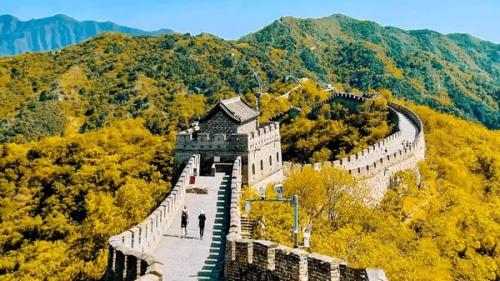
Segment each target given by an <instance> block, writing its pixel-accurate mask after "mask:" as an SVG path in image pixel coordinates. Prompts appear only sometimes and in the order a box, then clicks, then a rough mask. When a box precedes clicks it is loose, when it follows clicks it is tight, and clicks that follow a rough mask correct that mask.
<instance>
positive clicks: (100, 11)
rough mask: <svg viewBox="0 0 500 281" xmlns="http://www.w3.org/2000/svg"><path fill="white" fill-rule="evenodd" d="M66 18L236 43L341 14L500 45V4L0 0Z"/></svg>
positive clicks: (0, 9) (23, 11)
mask: <svg viewBox="0 0 500 281" xmlns="http://www.w3.org/2000/svg"><path fill="white" fill-rule="evenodd" d="M59 13H61V14H66V15H68V16H71V17H74V18H76V19H78V20H83V19H92V20H99V21H106V20H109V21H113V22H115V23H118V24H122V25H127V26H131V27H137V28H141V29H145V30H156V29H160V28H171V29H173V30H175V31H178V32H190V33H193V34H198V33H200V32H209V33H212V34H215V35H218V36H220V37H223V38H226V39H236V38H238V37H240V36H242V35H245V34H247V33H249V32H252V31H256V30H258V29H260V28H262V27H264V26H265V25H267V24H269V23H271V22H272V21H273V20H275V19H277V18H279V17H281V16H296V17H302V18H305V17H315V18H317V17H323V16H328V15H331V14H334V13H343V14H346V15H348V16H351V17H355V18H359V19H368V20H373V21H376V22H378V23H380V24H382V25H391V26H397V27H400V28H403V29H421V28H428V29H433V30H436V31H439V32H441V33H451V32H465V33H470V34H472V35H474V36H477V37H479V38H482V39H486V40H490V41H493V42H496V43H499V42H500V0H454V1H453V0H433V1H432V0H296V1H293V0H289V1H286V0H246V1H244V0H213V1H209V0H176V1H173V0H163V1H154V0H65V1H63V0H43V1H41V0H0V14H12V15H14V16H17V17H19V18H20V19H22V20H28V19H32V18H41V17H46V16H51V15H54V14H59Z"/></svg>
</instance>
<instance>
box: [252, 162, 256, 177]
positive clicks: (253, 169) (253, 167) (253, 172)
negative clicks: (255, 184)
mask: <svg viewBox="0 0 500 281" xmlns="http://www.w3.org/2000/svg"><path fill="white" fill-rule="evenodd" d="M252 175H255V164H252Z"/></svg>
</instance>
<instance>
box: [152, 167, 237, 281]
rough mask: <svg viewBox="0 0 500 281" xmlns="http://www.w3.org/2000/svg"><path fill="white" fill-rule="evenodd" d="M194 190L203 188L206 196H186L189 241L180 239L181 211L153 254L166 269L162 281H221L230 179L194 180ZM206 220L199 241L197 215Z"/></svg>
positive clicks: (221, 177) (192, 194)
mask: <svg viewBox="0 0 500 281" xmlns="http://www.w3.org/2000/svg"><path fill="white" fill-rule="evenodd" d="M195 184H196V186H206V187H207V189H208V194H196V193H187V194H186V199H185V203H184V205H185V206H187V208H188V214H189V223H188V226H187V229H188V235H187V236H188V237H187V238H181V236H180V235H181V211H179V213H178V214H176V217H175V219H174V222H173V223H172V225H171V226H170V227H169V228H168V230H167V231H166V233H165V234H164V236H163V238H162V240H161V241H160V243H159V244H158V247H157V248H156V249H155V251H154V252H153V255H154V256H155V257H157V258H158V259H159V260H160V261H161V262H162V263H163V264H164V267H165V269H164V270H165V272H164V274H165V275H164V277H165V280H169V281H170V280H175V281H183V280H220V279H221V278H219V274H222V269H223V261H224V246H225V240H224V239H225V235H226V232H227V229H226V225H227V214H228V213H227V207H226V205H227V204H225V203H226V200H228V192H229V190H230V176H229V175H225V174H223V173H217V174H216V175H215V177H201V176H200V177H197V178H196V183H195ZM200 210H204V211H205V215H206V217H207V221H206V225H205V235H204V237H203V240H200V237H199V228H198V215H199V214H200Z"/></svg>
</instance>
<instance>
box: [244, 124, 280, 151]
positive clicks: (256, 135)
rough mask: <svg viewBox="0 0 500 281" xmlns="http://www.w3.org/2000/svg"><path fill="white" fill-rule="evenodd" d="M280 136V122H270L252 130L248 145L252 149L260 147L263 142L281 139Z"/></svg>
mask: <svg viewBox="0 0 500 281" xmlns="http://www.w3.org/2000/svg"><path fill="white" fill-rule="evenodd" d="M280 139H281V137H280V125H279V123H278V122H270V123H268V124H265V125H263V126H261V127H259V128H258V129H257V130H254V131H252V132H250V134H249V138H248V146H249V148H250V150H251V149H253V148H256V147H259V146H260V145H262V144H265V143H268V142H271V141H279V140H280Z"/></svg>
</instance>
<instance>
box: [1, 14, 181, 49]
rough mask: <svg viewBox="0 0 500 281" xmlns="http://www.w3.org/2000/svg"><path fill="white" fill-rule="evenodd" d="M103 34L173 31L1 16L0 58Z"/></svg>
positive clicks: (60, 17)
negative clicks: (25, 19) (0, 56)
mask: <svg viewBox="0 0 500 281" xmlns="http://www.w3.org/2000/svg"><path fill="white" fill-rule="evenodd" d="M102 32H118V33H124V34H128V35H159V34H165V33H171V32H172V30H170V29H160V30H156V31H144V30H141V29H137V28H131V27H127V26H122V25H118V24H116V23H113V22H111V21H104V22H100V21H92V20H83V21H78V20H76V19H74V18H72V17H69V16H67V15H64V14H56V15H54V16H50V17H45V18H40V19H30V20H27V21H22V20H20V19H19V18H17V17H15V16H12V15H0V55H16V54H22V53H26V52H38V51H50V50H54V49H59V48H62V47H66V46H68V45H72V44H75V43H79V42H82V41H84V40H86V39H88V38H91V37H93V36H95V35H97V34H100V33H102Z"/></svg>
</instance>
